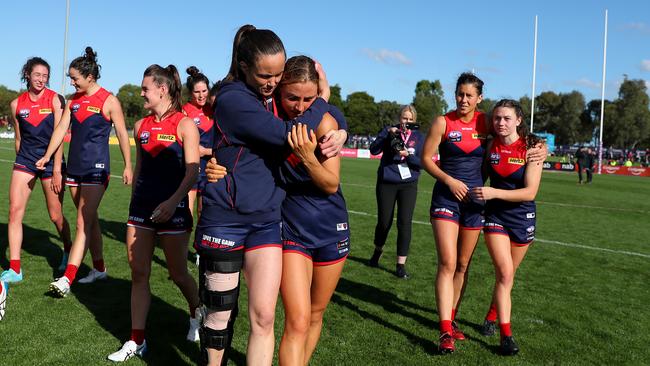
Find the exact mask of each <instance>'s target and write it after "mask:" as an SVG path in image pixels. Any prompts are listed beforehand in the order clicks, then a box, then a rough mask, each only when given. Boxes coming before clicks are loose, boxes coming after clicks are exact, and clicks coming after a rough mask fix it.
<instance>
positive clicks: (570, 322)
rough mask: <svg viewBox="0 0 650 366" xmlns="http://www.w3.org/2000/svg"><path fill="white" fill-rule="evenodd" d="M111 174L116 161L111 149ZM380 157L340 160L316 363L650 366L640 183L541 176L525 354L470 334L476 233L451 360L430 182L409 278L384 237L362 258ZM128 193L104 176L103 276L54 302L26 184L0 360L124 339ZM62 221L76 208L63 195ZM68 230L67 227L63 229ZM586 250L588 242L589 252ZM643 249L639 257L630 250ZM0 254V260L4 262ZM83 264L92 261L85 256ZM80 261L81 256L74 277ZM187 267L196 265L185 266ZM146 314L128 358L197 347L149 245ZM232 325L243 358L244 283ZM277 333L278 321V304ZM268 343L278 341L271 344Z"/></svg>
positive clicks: (486, 296)
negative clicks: (340, 238) (442, 352)
mask: <svg viewBox="0 0 650 366" xmlns="http://www.w3.org/2000/svg"><path fill="white" fill-rule="evenodd" d="M12 147H13V145H12V141H8V140H2V141H0V169H2V170H3V171H4V174H0V187H4V189H5V190H7V189H8V186H9V177H10V172H11V162H13V158H14V154H13V151H12ZM112 153H113V155H112V156H113V174H117V175H119V174H120V171H121V170H120V165H121V164H120V160H121V157H120V155H119V152H118V150H117V149H116V148H113V150H112ZM377 164H378V161H376V160H373V161H370V160H351V159H345V160H344V162H343V167H342V170H343V171H342V174H341V176H342V181H343V185H342V187H343V191H344V195H345V197H346V199H347V203H348V209H349V210H350V212H351V213H350V225H351V229H352V251H351V255H350V258H349V260H348V261H347V264H346V267H345V270H344V272H343V277H342V278H341V280H340V282H339V286H338V288H337V291H336V293H335V294H334V296H333V298H332V302H331V304H330V306H329V308H328V311H327V313H326V316H325V326H324V329H323V335H322V338H321V342H320V344H319V346H318V348H317V351H316V353H315V354H314V357H313V362H312V364H313V365H359V364H366V365H394V364H400V365H429V364H463V365H477V364H481V365H483V364H584V365H591V364H631V365H633V364H647V362H648V360H650V351H649V350H648V347H647V344H648V342H649V341H650V336H649V335H648V333H650V307H649V306H648V304H649V303H650V292H649V290H648V289H649V287H648V283H650V271H649V268H650V247H649V244H650V243H649V241H650V239H648V238H649V237H650V228H649V225H648V222H649V221H650V220H648V216H649V215H650V179H647V178H637V177H621V176H596V177H595V178H594V184H593V185H590V186H577V185H576V184H575V182H576V181H577V177H575V176H574V175H572V174H565V173H545V174H544V177H543V180H542V185H541V190H540V193H539V195H538V202H539V205H538V215H537V217H538V225H537V227H538V233H537V238H538V239H539V240H538V241H537V242H536V243H535V244H533V246H532V247H531V249H530V251H529V252H528V256H527V257H526V259H525V261H524V262H523V264H522V266H521V268H520V270H519V272H518V273H517V278H516V279H515V288H514V290H513V315H512V324H513V331H514V333H515V335H516V338H517V341H518V342H519V344H520V347H521V349H522V351H521V352H520V354H519V355H518V356H516V357H514V358H508V359H506V358H503V357H500V356H498V355H496V347H497V345H498V337H492V338H485V337H482V336H480V335H479V334H478V325H479V323H481V322H482V318H483V315H484V313H485V311H486V310H487V306H488V303H489V300H490V294H491V289H492V285H493V281H494V279H493V276H494V272H493V269H492V264H491V261H490V258H489V255H488V253H487V250H486V248H485V245H484V243H483V240H482V239H481V241H480V243H479V246H478V248H477V250H476V254H475V257H474V260H473V263H472V267H471V272H470V279H469V284H468V287H467V292H466V294H465V301H464V303H463V305H462V308H461V310H460V313H459V323H460V326H461V328H462V329H463V330H464V331H465V332H466V334H467V335H468V338H469V339H468V340H467V341H465V342H462V343H458V344H457V345H458V351H457V352H456V353H455V354H453V355H451V356H445V357H442V356H438V355H437V354H436V341H437V333H438V332H437V314H436V312H435V299H434V288H433V286H434V285H433V284H434V276H435V270H436V258H435V244H434V242H433V238H432V234H431V228H430V226H429V225H428V224H427V221H428V208H429V202H430V195H431V188H432V187H433V180H432V179H431V178H429V177H428V176H423V178H422V179H421V180H420V192H419V194H418V201H417V206H416V211H415V215H414V220H415V221H416V223H415V224H414V225H413V241H412V249H411V253H410V256H409V261H408V269H409V271H410V273H411V275H412V278H411V280H409V281H402V280H397V279H396V278H395V277H394V275H393V273H392V272H393V270H394V262H395V249H394V248H395V247H394V244H393V243H394V241H395V233H394V230H393V231H392V232H391V234H390V236H389V241H388V243H389V244H387V246H386V249H387V250H386V254H385V255H384V257H383V258H382V261H381V265H380V268H379V269H371V268H369V267H368V266H367V265H366V263H367V258H369V256H370V254H371V252H372V236H373V230H374V226H375V219H376V218H375V217H374V215H375V214H376V212H375V211H376V206H375V197H374V195H375V193H374V184H375V172H376V168H377ZM129 194H130V190H129V188H127V187H125V186H123V185H122V184H121V182H120V181H119V179H116V178H114V179H112V182H111V184H110V187H109V189H108V191H107V193H106V196H105V197H104V200H103V202H102V205H101V207H100V209H99V214H100V218H101V225H102V231H103V234H104V248H105V249H104V253H105V258H106V263H107V267H108V270H109V274H110V276H111V278H110V280H109V281H107V282H103V283H98V284H94V285H89V286H84V285H79V284H76V285H75V286H73V292H72V294H71V295H69V296H68V297H67V298H65V299H54V298H52V297H50V296H47V295H46V294H45V292H46V289H47V285H48V283H49V282H50V281H51V280H52V277H53V275H54V270H53V268H56V267H57V266H58V263H59V259H60V247H61V243H60V241H59V239H58V238H57V236H56V232H55V231H54V227H53V226H52V224H51V223H50V222H49V219H48V217H47V213H46V210H45V206H44V202H43V195H42V193H41V192H40V188H38V187H37V189H36V190H35V192H34V194H33V195H32V198H31V201H30V203H29V208H28V211H27V214H26V217H25V220H24V227H25V240H24V247H23V248H24V250H23V255H22V260H23V262H22V263H23V268H24V272H25V280H24V281H23V282H22V283H20V284H16V285H14V286H12V287H11V289H10V292H9V299H8V308H7V314H6V317H5V319H4V320H3V321H2V322H0V350H1V351H2V354H1V355H0V364H2V365H34V364H38V365H81V364H89V365H102V364H109V361H106V359H105V358H106V355H108V354H109V353H111V352H113V351H114V350H116V349H117V348H118V347H119V346H120V345H121V344H122V342H123V341H124V340H126V339H127V338H128V335H129V330H130V315H129V307H130V305H129V293H130V281H129V278H130V273H129V269H128V264H127V260H126V251H125V249H124V234H125V224H124V222H125V219H126V217H127V210H128V200H129ZM0 206H2V207H4V209H1V210H0V237H1V238H3V239H2V240H1V241H0V243H2V244H0V251H2V252H3V253H5V251H8V249H6V246H7V244H6V230H7V226H6V222H7V216H6V215H7V207H8V200H7V195H6V194H5V195H4V196H3V197H2V199H1V200H0ZM65 213H66V217H67V218H68V220H69V221H70V222H71V223H74V221H75V219H76V215H75V213H74V209H73V205H72V202H71V200H70V198H69V195H68V196H66V202H65ZM73 226H74V225H73ZM587 247H588V248H587ZM635 253H636V254H642V255H643V256H639V255H635ZM7 256H8V253H7V254H6V255H4V256H2V257H0V264H2V266H3V267H5V268H6V267H7V265H8V261H7V259H6V258H7ZM86 263H90V260H89V259H88V258H87V259H86ZM88 270H89V267H88V266H82V268H81V269H80V276H83V275H85V273H86V272H87V271H88ZM190 270H191V271H192V273H193V274H194V275H196V274H197V272H196V268H195V267H194V266H193V265H190ZM151 289H152V292H153V300H152V306H151V311H150V314H149V321H148V328H147V334H148V339H147V340H148V342H149V346H150V353H149V356H148V357H146V358H145V360H140V359H134V360H131V361H129V363H130V364H132V365H141V364H151V365H190V364H193V362H192V360H194V359H196V357H197V355H198V346H196V345H194V344H190V343H188V342H186V341H185V340H184V337H185V332H186V330H187V317H188V312H187V309H186V305H185V301H184V300H183V297H182V295H181V294H180V292H179V291H178V290H177V288H176V287H175V286H174V285H173V283H172V282H171V281H170V280H169V279H168V276H167V273H166V270H165V265H164V256H163V255H162V252H161V251H159V250H156V253H155V258H154V264H153V273H152V276H151ZM241 300H242V301H241V304H242V312H241V314H242V315H240V317H239V319H238V322H237V332H236V336H235V341H234V347H235V354H234V355H233V358H232V361H231V364H244V354H245V347H246V334H247V332H248V321H247V316H246V301H245V300H246V292H245V291H243V293H242V298H241ZM277 314H278V316H277V323H276V335H277V337H276V339H278V340H279V335H280V334H281V330H282V319H283V316H282V308H281V303H279V305H278V310H277ZM276 351H277V348H276Z"/></svg>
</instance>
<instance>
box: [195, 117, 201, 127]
mask: <svg viewBox="0 0 650 366" xmlns="http://www.w3.org/2000/svg"><path fill="white" fill-rule="evenodd" d="M194 124H195V125H197V126H198V125H200V124H201V119H200V118H199V117H194Z"/></svg>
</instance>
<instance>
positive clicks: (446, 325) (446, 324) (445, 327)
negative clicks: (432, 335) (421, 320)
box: [440, 320, 453, 334]
mask: <svg viewBox="0 0 650 366" xmlns="http://www.w3.org/2000/svg"><path fill="white" fill-rule="evenodd" d="M452 331H453V330H452V328H451V320H441V321H440V334H442V333H449V334H451V332H452Z"/></svg>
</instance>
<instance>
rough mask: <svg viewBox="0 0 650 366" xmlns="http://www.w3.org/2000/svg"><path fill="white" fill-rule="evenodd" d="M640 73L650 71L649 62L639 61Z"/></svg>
mask: <svg viewBox="0 0 650 366" xmlns="http://www.w3.org/2000/svg"><path fill="white" fill-rule="evenodd" d="M640 67H641V71H650V60H642V61H641V66H640Z"/></svg>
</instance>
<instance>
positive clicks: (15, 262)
mask: <svg viewBox="0 0 650 366" xmlns="http://www.w3.org/2000/svg"><path fill="white" fill-rule="evenodd" d="M9 268H10V269H13V270H14V272H16V273H20V259H12V260H10V261H9Z"/></svg>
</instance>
